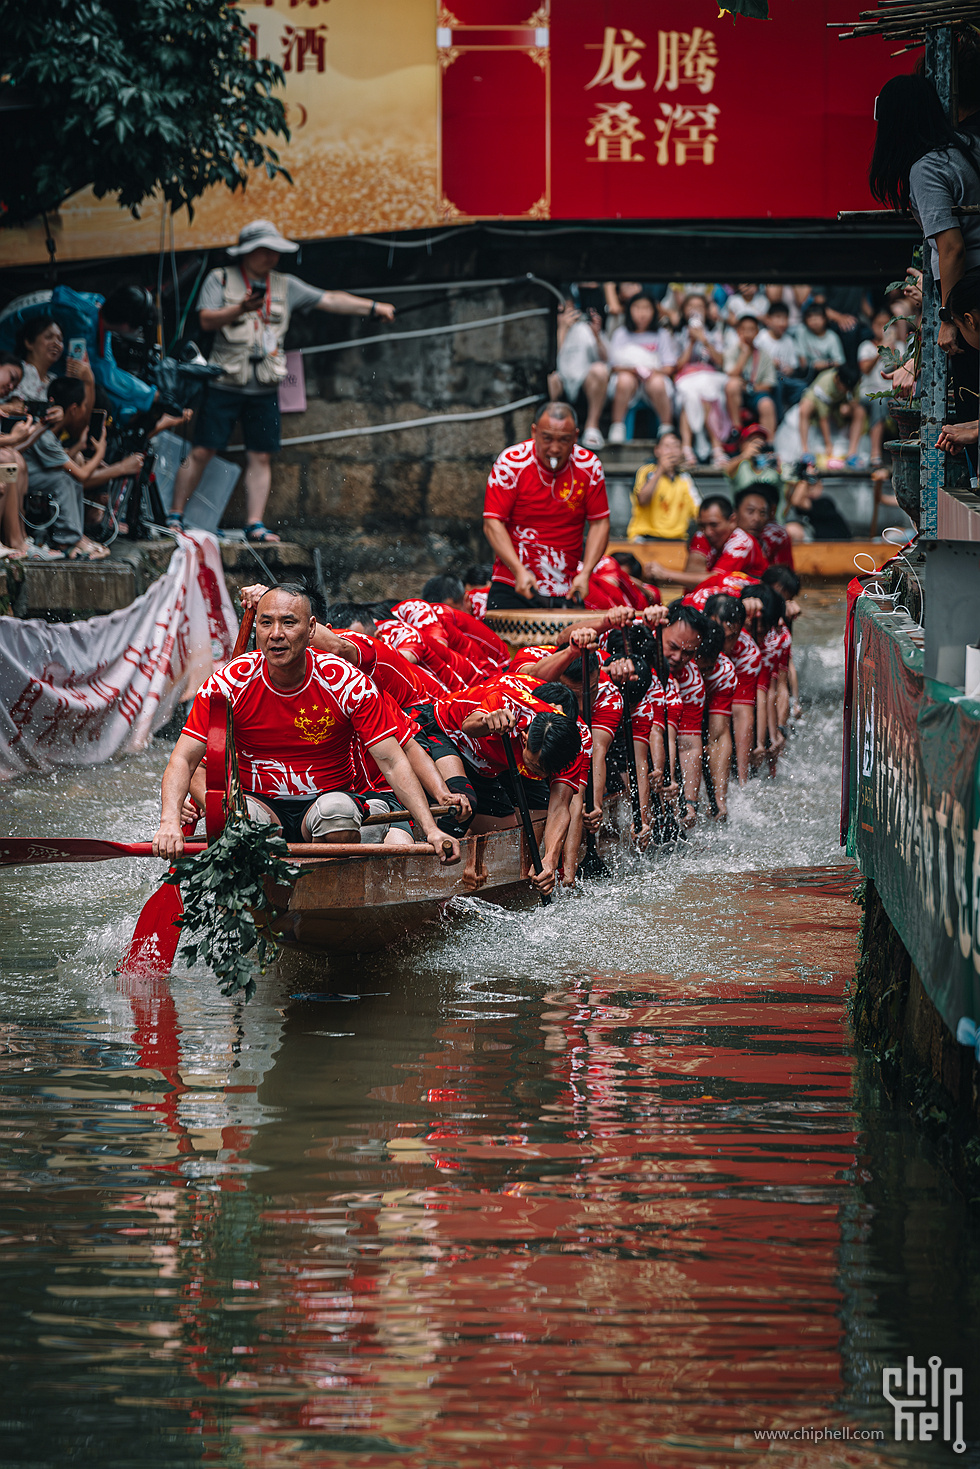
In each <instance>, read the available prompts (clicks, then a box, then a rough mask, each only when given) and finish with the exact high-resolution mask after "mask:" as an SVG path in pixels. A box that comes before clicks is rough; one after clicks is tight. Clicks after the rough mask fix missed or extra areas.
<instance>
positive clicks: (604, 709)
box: [592, 674, 623, 735]
mask: <svg viewBox="0 0 980 1469" xmlns="http://www.w3.org/2000/svg"><path fill="white" fill-rule="evenodd" d="M622 717H623V696H622V694H621V693H620V692H619V689H617V687H616V685H615V684H614V683H613V681H612V679H611V678H608V677H606V678H603V677H602V675H601V674H600V676H599V687H598V688H597V689H596V693H595V698H594V699H593V700H592V728H593V729H594V730H595V729H606V730H608V731H609V733H610V734H612V735H614V734H615V733H616V731H617V729H618V728H619V722H620V720H621V719H622Z"/></svg>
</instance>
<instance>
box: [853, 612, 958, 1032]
mask: <svg viewBox="0 0 980 1469" xmlns="http://www.w3.org/2000/svg"><path fill="white" fill-rule="evenodd" d="M912 626H913V624H911V623H910V622H909V621H908V619H907V618H906V617H905V614H904V613H899V614H896V613H894V612H891V611H886V610H884V609H883V608H880V607H879V606H878V604H877V603H876V602H875V601H874V600H873V599H872V598H871V597H867V596H864V597H861V598H859V599H858V602H857V604H856V607H855V630H854V641H855V652H856V668H855V681H854V711H853V718H852V724H851V770H850V787H851V789H850V825H849V829H848V842H847V848H848V851H849V852H850V854H851V855H852V856H853V857H856V858H857V860H858V862H859V863H860V866H861V871H862V872H863V873H864V874H865V876H867V877H870V878H871V879H872V881H873V882H874V885H875V887H876V888H877V889H878V893H879V894H880V896H881V900H882V902H883V903H884V905H885V909H886V911H887V913H888V916H889V917H890V919H891V921H892V923H893V924H894V925H895V928H896V929H897V930H898V932H899V934H900V935H901V938H902V942H903V943H904V945H905V947H906V949H907V950H908V952H909V954H910V955H911V957H912V962H913V963H914V964H915V967H916V969H917V970H918V971H919V974H920V976H921V978H922V983H923V985H924V986H925V989H926V991H927V993H928V994H929V996H930V998H931V999H932V1002H933V1004H934V1005H935V1006H936V1009H937V1010H938V1011H939V1013H940V1015H942V1017H943V1019H944V1020H945V1022H946V1024H947V1025H948V1026H949V1028H950V1030H951V1031H952V1032H953V1034H954V1035H955V1034H956V1027H957V1024H958V1022H959V1020H960V1019H961V1018H962V1017H963V1016H967V1017H969V1018H970V1019H973V1020H980V799H978V788H977V755H978V751H980V704H977V703H975V702H972V701H967V700H964V698H963V696H962V695H961V694H959V692H958V690H956V689H951V688H949V687H948V686H947V685H945V684H938V683H934V682H932V680H927V679H925V678H924V677H923V673H922V661H923V660H922V652H921V650H920V649H919V648H918V647H917V646H916V645H915V643H914V642H913V641H912V640H911V638H910V637H909V636H908V633H907V632H906V631H905V629H907V628H911V627H912Z"/></svg>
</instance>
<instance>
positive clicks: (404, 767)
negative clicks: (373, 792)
mask: <svg viewBox="0 0 980 1469" xmlns="http://www.w3.org/2000/svg"><path fill="white" fill-rule="evenodd" d="M371 754H372V755H373V756H374V758H375V760H376V762H377V764H378V765H379V766H380V768H381V770H382V772H383V774H384V776H385V778H386V779H387V781H388V784H389V785H390V786H391V789H392V790H393V791H394V793H395V795H396V796H397V797H398V799H399V801H401V803H402V805H403V806H404V808H405V810H406V811H407V812H408V813H409V815H410V816H411V818H412V820H413V821H414V822H415V824H416V825H417V826H418V828H419V830H420V831H422V832H423V833H424V834H425V840H426V841H432V842H438V840H439V835H440V833H439V829H438V827H437V826H436V824H435V822H434V821H433V819H432V814H431V812H430V811H429V803H428V801H427V800H426V799H425V792H424V791H423V789H422V787H421V785H420V784H419V779H418V776H417V775H416V774H415V771H414V770H413V769H412V766H411V764H410V762H409V759H408V756H407V755H406V754H405V752H404V750H403V749H402V748H401V747H400V746H399V749H398V754H397V755H394V754H389V753H388V752H386V751H381V750H379V749H378V747H377V746H375V747H374V748H373V749H372V750H371Z"/></svg>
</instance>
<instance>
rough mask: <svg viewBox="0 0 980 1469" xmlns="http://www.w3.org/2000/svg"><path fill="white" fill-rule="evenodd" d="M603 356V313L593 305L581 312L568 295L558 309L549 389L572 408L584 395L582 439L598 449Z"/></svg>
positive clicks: (606, 371)
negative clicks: (554, 360) (555, 358)
mask: <svg viewBox="0 0 980 1469" xmlns="http://www.w3.org/2000/svg"><path fill="white" fill-rule="evenodd" d="M606 356H607V348H606V343H605V340H604V338H603V335H602V317H601V316H600V315H599V313H598V311H596V310H595V309H593V310H591V311H590V312H589V314H588V316H587V317H585V316H583V315H582V313H581V312H580V311H579V310H578V309H577V308H576V305H575V302H574V301H573V299H572V298H571V297H570V296H569V297H567V298H566V300H565V304H564V306H562V307H561V308H560V309H559V311H558V363H557V370H556V371H555V372H552V373H549V374H548V393H549V396H550V397H551V399H552V401H553V402H554V401H557V400H558V399H565V400H566V401H567V402H569V403H571V405H572V407H573V408H577V407H578V406H579V399H580V398H581V397H584V399H585V409H586V417H585V428H584V429H583V430H582V443H583V444H584V445H585V447H586V448H587V449H601V448H602V446H603V444H604V443H605V440H604V439H603V437H602V434H601V433H600V431H599V419H600V417H601V415H602V410H603V408H604V407H605V406H606V392H607V389H608V387H609V368H608V367H607V365H606Z"/></svg>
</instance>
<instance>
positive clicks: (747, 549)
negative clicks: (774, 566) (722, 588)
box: [691, 526, 769, 580]
mask: <svg viewBox="0 0 980 1469" xmlns="http://www.w3.org/2000/svg"><path fill="white" fill-rule="evenodd" d="M691 550H692V551H699V552H700V553H701V555H702V556H703V557H704V558H705V560H706V561H707V563H708V571H709V572H713V573H714V574H715V575H718V574H720V573H721V572H724V571H739V572H741V573H742V575H743V576H748V577H754V578H755V579H756V580H758V578H759V577H760V576H761V575H762V573H763V572H764V571H765V569H766V567H767V566H768V565H769V562H768V561H767V560H766V553H765V552H764V551H763V549H762V547H761V546H760V545H759V542H758V541H757V540H755V539H754V537H752V536H750V535H749V533H748V531H744V530H739V528H738V526H736V527H735V529H734V530H733V531H732V533H731V535H730V536H729V537H728V540H727V541H726V542H725V544H724V545H723V546H722V548H721V550H720V551H716V550H715V549H714V547H713V546H712V545H711V544H710V543H709V541H708V538H707V536H706V535H705V534H704V532H703V531H697V532H696V534H695V535H694V537H693V539H692V541H691Z"/></svg>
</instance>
